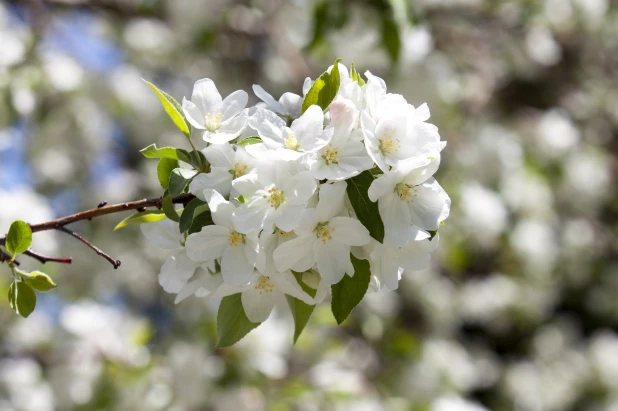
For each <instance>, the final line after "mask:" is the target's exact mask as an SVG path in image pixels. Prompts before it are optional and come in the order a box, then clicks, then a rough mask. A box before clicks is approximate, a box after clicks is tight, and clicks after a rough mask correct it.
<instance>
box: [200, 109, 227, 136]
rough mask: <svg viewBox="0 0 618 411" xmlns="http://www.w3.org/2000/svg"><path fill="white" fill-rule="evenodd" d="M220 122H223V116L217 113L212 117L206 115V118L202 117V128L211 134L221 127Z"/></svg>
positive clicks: (208, 114)
mask: <svg viewBox="0 0 618 411" xmlns="http://www.w3.org/2000/svg"><path fill="white" fill-rule="evenodd" d="M222 121H223V114H221V113H217V114H215V115H214V116H213V115H212V114H210V113H207V114H206V117H204V127H206V130H208V131H210V132H211V133H213V132H215V131H217V130H219V127H221V122H222Z"/></svg>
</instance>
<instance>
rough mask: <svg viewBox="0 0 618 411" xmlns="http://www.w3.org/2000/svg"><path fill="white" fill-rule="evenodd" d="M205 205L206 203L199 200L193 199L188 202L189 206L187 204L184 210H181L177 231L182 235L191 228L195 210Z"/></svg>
mask: <svg viewBox="0 0 618 411" xmlns="http://www.w3.org/2000/svg"><path fill="white" fill-rule="evenodd" d="M205 204H206V203H205V202H204V201H202V200H200V199H199V198H194V199H193V200H191V201H190V202H189V204H187V206H186V207H185V209H184V210H182V214H181V215H180V224H179V229H180V232H181V233H184V232H185V231H187V230H188V229H190V228H191V225H192V224H193V216H194V215H195V214H194V213H195V209H196V208H198V207H200V206H203V205H205Z"/></svg>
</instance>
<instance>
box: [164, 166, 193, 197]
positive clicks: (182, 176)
mask: <svg viewBox="0 0 618 411" xmlns="http://www.w3.org/2000/svg"><path fill="white" fill-rule="evenodd" d="M196 174H197V171H195V170H188V169H186V168H175V169H174V170H172V172H171V174H170V181H169V184H168V187H167V191H168V192H169V194H170V196H171V197H176V196H178V195H180V194H182V192H183V191H184V189H185V187H186V186H187V184H189V182H190V181H191V179H192V178H193V177H195V175H196Z"/></svg>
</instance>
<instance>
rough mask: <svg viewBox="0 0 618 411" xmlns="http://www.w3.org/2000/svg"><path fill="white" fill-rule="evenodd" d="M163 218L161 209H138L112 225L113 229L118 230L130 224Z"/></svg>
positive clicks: (153, 221) (163, 214) (151, 221)
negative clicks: (114, 225)
mask: <svg viewBox="0 0 618 411" xmlns="http://www.w3.org/2000/svg"><path fill="white" fill-rule="evenodd" d="M164 219H165V213H164V212H163V211H161V210H146V211H140V212H138V213H135V214H133V215H130V216H129V217H127V218H125V219H124V220H122V221H121V222H119V223H118V225H116V227H114V231H116V230H120V229H121V228H123V227H126V226H128V225H131V224H145V223H155V222H157V221H161V220H164Z"/></svg>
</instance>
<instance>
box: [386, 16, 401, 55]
mask: <svg viewBox="0 0 618 411" xmlns="http://www.w3.org/2000/svg"><path fill="white" fill-rule="evenodd" d="M382 45H383V46H384V49H385V50H386V52H387V53H388V55H389V57H390V58H391V60H392V61H393V62H397V61H398V60H399V53H400V51H401V38H400V37H399V26H397V22H395V20H394V19H393V18H392V17H391V16H384V17H383V18H382Z"/></svg>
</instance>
